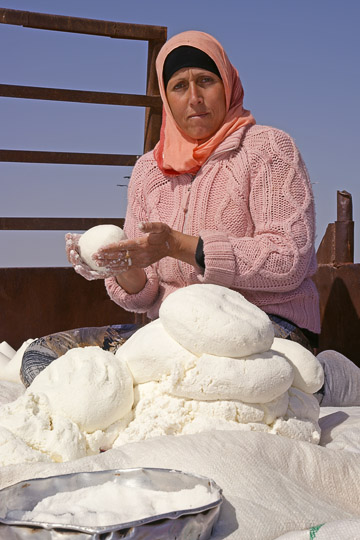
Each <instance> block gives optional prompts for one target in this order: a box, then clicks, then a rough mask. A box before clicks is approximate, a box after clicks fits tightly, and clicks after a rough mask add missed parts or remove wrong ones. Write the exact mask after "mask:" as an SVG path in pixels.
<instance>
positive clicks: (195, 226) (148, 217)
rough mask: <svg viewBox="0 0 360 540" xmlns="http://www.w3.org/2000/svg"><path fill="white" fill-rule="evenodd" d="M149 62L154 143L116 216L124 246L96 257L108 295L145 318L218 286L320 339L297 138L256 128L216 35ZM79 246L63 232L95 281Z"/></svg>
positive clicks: (185, 39) (174, 47)
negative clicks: (158, 121) (156, 114)
mask: <svg viewBox="0 0 360 540" xmlns="http://www.w3.org/2000/svg"><path fill="white" fill-rule="evenodd" d="M156 67H157V74H158V79H159V87H160V93H161V97H162V100H163V103H164V114H163V124H162V129H161V138H160V142H159V143H158V145H157V146H156V148H155V150H154V151H152V152H149V153H148V154H146V155H144V156H143V157H141V158H140V159H139V160H138V162H137V164H136V165H135V167H134V171H133V174H132V178H131V181H130V185H129V204H128V210H127V215H126V221H125V232H126V234H127V236H128V237H129V238H130V239H131V240H128V241H125V242H122V243H119V244H117V245H112V246H109V247H107V248H106V249H103V250H101V251H99V252H98V255H97V257H96V260H97V263H98V264H100V265H102V266H104V267H106V268H107V274H106V275H107V276H108V278H107V279H106V287H107V290H108V292H109V295H110V296H111V298H112V299H113V300H114V301H115V302H117V303H118V304H119V305H121V306H122V307H124V308H125V309H128V310H131V311H136V312H146V313H147V314H148V316H149V317H150V318H151V319H154V318H156V317H157V316H158V311H159V307H160V305H161V303H162V301H163V300H164V298H165V297H166V296H167V295H168V294H170V293H171V292H172V291H174V290H176V289H177V288H179V287H184V286H186V285H189V284H191V283H197V282H202V283H216V284H219V285H223V286H226V287H231V288H233V289H236V290H238V291H239V292H241V294H243V295H244V296H245V297H246V298H247V299H248V300H250V301H251V302H253V303H254V304H256V305H258V306H259V307H261V308H262V309H264V310H265V311H266V312H267V313H269V314H271V315H274V316H275V315H276V316H277V317H281V318H283V319H287V320H289V321H291V323H293V324H294V325H297V326H298V327H300V328H303V329H305V331H310V332H313V333H317V332H319V330H320V318H319V307H318V295H317V291H316V288H315V285H314V284H313V282H312V280H311V275H312V274H313V273H314V272H315V270H316V259H315V250H314V232H315V219H314V202H313V194H312V190H311V185H310V182H309V178H308V175H307V171H306V168H305V166H304V164H303V161H302V159H301V156H300V154H299V152H298V150H297V148H296V146H295V144H294V142H293V141H292V139H291V138H290V137H289V136H288V135H287V134H285V133H283V132H281V131H279V130H276V129H273V128H269V127H263V126H257V125H255V120H254V118H253V117H252V116H251V114H250V113H249V111H246V110H244V109H243V89H242V86H241V82H240V79H239V77H238V74H237V71H236V70H235V68H234V67H233V66H232V65H231V64H230V62H229V60H228V58H227V56H226V53H225V51H224V50H223V48H222V47H221V45H220V44H219V43H218V42H217V41H216V40H215V39H214V38H213V37H211V36H209V35H207V34H204V33H201V32H192V31H191V32H184V33H182V34H179V35H177V36H175V37H173V38H172V39H170V40H169V41H168V42H167V43H166V44H165V45H164V47H163V48H162V50H161V51H160V53H159V56H158V58H157V64H156ZM76 242H77V238H76V237H74V235H68V252H69V259H70V261H71V262H72V263H73V264H74V266H75V269H76V270H77V271H78V272H79V273H80V274H82V275H84V277H86V278H88V279H92V278H103V276H100V275H98V274H96V273H94V272H93V271H89V268H88V267H86V266H85V265H84V264H83V263H82V261H81V259H80V257H79V255H78V253H77V247H76ZM276 320H277V319H276Z"/></svg>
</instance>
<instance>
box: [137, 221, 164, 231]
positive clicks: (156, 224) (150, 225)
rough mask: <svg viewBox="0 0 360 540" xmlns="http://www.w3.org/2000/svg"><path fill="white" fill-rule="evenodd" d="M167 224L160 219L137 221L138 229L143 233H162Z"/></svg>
mask: <svg viewBox="0 0 360 540" xmlns="http://www.w3.org/2000/svg"><path fill="white" fill-rule="evenodd" d="M166 228H167V225H166V224H165V223H161V222H160V221H148V222H145V221H142V222H141V223H139V229H140V231H141V232H144V233H162V232H165V230H166Z"/></svg>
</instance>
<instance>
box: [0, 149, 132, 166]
mask: <svg viewBox="0 0 360 540" xmlns="http://www.w3.org/2000/svg"><path fill="white" fill-rule="evenodd" d="M138 158H139V156H136V155H125V154H87V153H86V154H85V153H79V152H42V151H38V150H32V151H30V150H0V161H6V162H8V163H57V164H63V165H113V166H117V167H130V166H132V165H135V163H136V161H137V159H138Z"/></svg>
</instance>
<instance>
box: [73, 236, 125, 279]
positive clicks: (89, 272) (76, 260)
mask: <svg viewBox="0 0 360 540" xmlns="http://www.w3.org/2000/svg"><path fill="white" fill-rule="evenodd" d="M80 236H81V234H76V233H67V234H66V235H65V250H66V255H67V258H68V261H69V263H71V264H72V265H73V267H74V270H75V272H77V273H78V274H80V276H82V277H83V278H85V279H87V280H88V281H92V280H94V279H105V278H107V277H111V276H114V275H115V274H114V272H113V271H112V270H108V269H104V271H103V272H101V273H100V272H97V271H96V270H93V269H92V268H90V266H88V265H87V264H86V263H85V262H84V261H83V260H82V258H81V256H80V250H79V239H80Z"/></svg>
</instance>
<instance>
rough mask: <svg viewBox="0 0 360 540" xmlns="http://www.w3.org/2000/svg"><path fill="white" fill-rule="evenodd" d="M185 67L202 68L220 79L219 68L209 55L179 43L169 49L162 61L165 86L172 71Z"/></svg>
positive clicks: (172, 73)
mask: <svg viewBox="0 0 360 540" xmlns="http://www.w3.org/2000/svg"><path fill="white" fill-rule="evenodd" d="M185 67H193V68H203V69H206V70H207V71H211V73H215V75H217V76H218V77H220V79H221V76H220V73H219V70H218V68H217V66H216V64H215V62H214V60H212V58H210V56H208V55H207V54H206V53H204V52H203V51H201V50H200V49H197V48H196V47H190V46H189V45H181V47H177V48H176V49H174V50H173V51H171V52H170V53H169V54H168V55H167V57H166V60H165V62H164V69H163V78H164V86H165V88H166V87H167V85H168V82H169V80H170V79H171V77H172V76H173V75H174V73H176V72H177V71H179V69H182V68H185Z"/></svg>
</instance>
